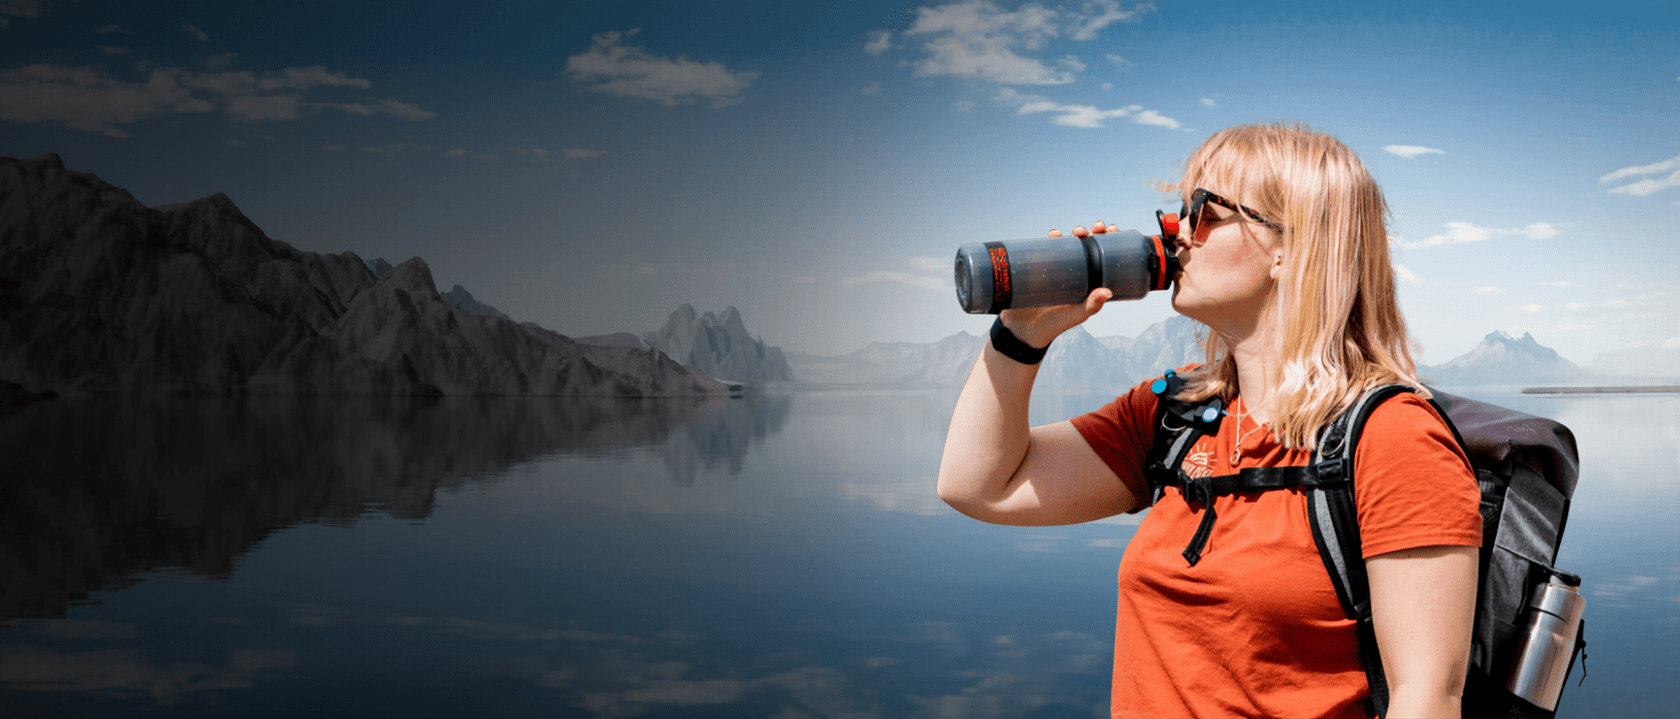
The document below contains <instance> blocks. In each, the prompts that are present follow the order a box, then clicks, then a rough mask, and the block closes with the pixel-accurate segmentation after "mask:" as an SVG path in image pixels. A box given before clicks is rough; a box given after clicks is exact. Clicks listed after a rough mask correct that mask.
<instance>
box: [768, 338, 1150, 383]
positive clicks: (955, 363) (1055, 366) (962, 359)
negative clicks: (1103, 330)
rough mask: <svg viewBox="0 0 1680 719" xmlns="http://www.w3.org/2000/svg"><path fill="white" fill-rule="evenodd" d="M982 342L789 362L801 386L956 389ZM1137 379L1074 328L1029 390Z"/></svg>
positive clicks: (900, 345)
mask: <svg viewBox="0 0 1680 719" xmlns="http://www.w3.org/2000/svg"><path fill="white" fill-rule="evenodd" d="M987 341H988V340H987V338H986V337H985V336H976V335H971V334H969V333H967V332H958V333H957V334H954V335H951V336H949V337H946V338H944V339H941V340H939V341H937V342H874V343H871V344H870V345H869V346H867V347H864V348H863V349H860V350H858V351H856V352H852V353H849V354H845V355H840V356H820V355H811V354H805V353H803V352H792V353H789V354H788V358H789V360H790V361H791V362H792V363H793V365H794V367H795V368H796V369H797V370H798V372H799V378H800V381H801V382H804V383H810V384H865V385H881V386H914V387H960V386H962V384H963V383H964V382H967V381H968V375H969V372H970V371H971V370H973V369H974V361H975V358H976V357H978V356H979V355H980V351H981V350H982V349H984V348H985V346H986V342H987ZM1139 379H1141V378H1134V377H1133V373H1132V372H1131V371H1130V370H1128V369H1127V368H1126V367H1125V364H1124V362H1122V361H1121V360H1120V358H1118V357H1116V356H1115V353H1114V352H1113V351H1111V350H1109V349H1108V347H1106V346H1104V344H1103V343H1102V341H1100V340H1098V339H1097V338H1095V337H1092V336H1091V334H1090V333H1089V332H1086V331H1085V328H1083V327H1075V328H1073V329H1071V330H1068V331H1067V332H1066V333H1064V334H1063V335H1062V336H1061V337H1058V338H1056V341H1055V342H1052V343H1051V344H1050V351H1049V352H1048V353H1046V354H1045V355H1044V366H1043V367H1041V368H1040V369H1039V371H1038V379H1037V380H1036V381H1035V383H1034V386H1036V387H1040V388H1047V389H1091V388H1104V389H1120V388H1124V387H1126V386H1128V385H1130V384H1132V383H1135V382H1137V381H1139Z"/></svg>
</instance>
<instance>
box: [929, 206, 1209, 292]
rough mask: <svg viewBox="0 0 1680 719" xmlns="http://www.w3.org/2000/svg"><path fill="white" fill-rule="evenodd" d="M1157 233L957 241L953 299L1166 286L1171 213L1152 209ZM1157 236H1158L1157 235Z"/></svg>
mask: <svg viewBox="0 0 1680 719" xmlns="http://www.w3.org/2000/svg"><path fill="white" fill-rule="evenodd" d="M1155 215H1156V218H1157V219H1158V220H1159V222H1160V224H1161V234H1159V235H1151V236H1147V237H1146V236H1144V235H1143V234H1142V233H1140V232H1137V231H1136V230H1125V231H1122V232H1105V233H1102V234H1096V235H1087V236H1085V237H1055V238H1044V237H1041V238H1037V239H1030V240H1006V241H1003V242H973V243H969V244H966V245H963V246H962V247H959V248H957V266H956V281H957V303H958V304H960V305H962V308H963V310H964V311H965V312H968V313H969V314H994V315H995V314H997V313H999V312H1002V311H1003V310H1007V309H1011V308H1020V307H1048V306H1051V305H1070V304H1078V303H1080V302H1084V301H1085V297H1086V296H1087V295H1090V294H1091V290H1094V289H1096V288H1098V287H1107V288H1108V289H1110V290H1112V291H1113V292H1114V299H1117V300H1135V299H1139V298H1141V297H1143V296H1144V295H1146V294H1149V293H1150V292H1151V291H1154V290H1164V289H1167V288H1168V287H1171V286H1172V281H1173V278H1174V277H1176V276H1177V275H1178V269H1179V268H1178V256H1177V255H1176V254H1174V249H1173V240H1174V238H1176V237H1177V235H1178V216H1177V215H1173V214H1168V215H1164V216H1163V215H1162V213H1160V212H1156V213H1155ZM1162 238H1166V239H1165V240H1163V239H1162Z"/></svg>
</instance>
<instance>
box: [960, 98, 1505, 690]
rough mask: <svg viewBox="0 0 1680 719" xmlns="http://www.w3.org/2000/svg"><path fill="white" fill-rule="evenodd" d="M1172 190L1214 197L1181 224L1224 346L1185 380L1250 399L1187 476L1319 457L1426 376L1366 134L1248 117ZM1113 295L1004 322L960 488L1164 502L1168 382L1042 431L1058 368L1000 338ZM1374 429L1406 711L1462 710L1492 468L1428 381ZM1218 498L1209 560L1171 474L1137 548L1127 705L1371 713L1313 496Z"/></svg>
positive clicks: (1207, 313) (1119, 667) (1376, 523)
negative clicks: (1159, 443)
mask: <svg viewBox="0 0 1680 719" xmlns="http://www.w3.org/2000/svg"><path fill="white" fill-rule="evenodd" d="M1163 189H1167V190H1176V191H1177V192H1178V193H1179V195H1180V196H1181V197H1183V198H1184V201H1185V203H1186V205H1196V206H1197V210H1198V212H1196V213H1195V214H1196V215H1197V216H1196V217H1187V218H1186V224H1187V225H1188V226H1189V227H1190V228H1191V230H1190V232H1189V233H1188V236H1187V237H1186V236H1181V237H1180V238H1179V242H1178V256H1179V260H1180V263H1181V265H1182V268H1183V269H1182V273H1181V274H1180V275H1179V277H1178V279H1177V282H1176V286H1175V287H1174V288H1173V309H1174V310H1177V311H1178V312H1180V313H1182V314H1184V315H1186V316H1188V317H1190V318H1192V319H1195V320H1197V321H1198V322H1200V323H1202V324H1204V325H1207V327H1208V328H1209V329H1210V330H1211V333H1210V334H1209V336H1208V338H1207V340H1206V343H1205V347H1206V351H1207V360H1208V361H1207V362H1205V363H1203V364H1201V365H1200V366H1197V367H1194V368H1188V369H1184V370H1181V374H1182V375H1184V376H1186V377H1187V379H1188V381H1187V383H1186V385H1185V388H1184V390H1183V391H1182V392H1181V393H1180V395H1179V397H1181V398H1184V399H1189V400H1197V401H1199V400H1204V399H1207V398H1211V397H1220V398H1223V399H1224V400H1225V403H1226V406H1227V407H1228V408H1229V414H1228V415H1227V417H1226V418H1225V420H1224V421H1223V422H1222V423H1221V425H1220V428H1219V431H1218V433H1217V435H1214V436H1207V437H1203V438H1202V439H1201V440H1200V441H1199V442H1198V443H1197V444H1196V445H1195V447H1194V451H1192V452H1191V453H1190V455H1189V458H1188V459H1187V460H1186V461H1185V462H1184V464H1183V466H1181V469H1183V470H1184V471H1185V472H1186V473H1187V474H1188V475H1189V476H1192V477H1194V476H1208V475H1223V474H1231V473H1235V472H1236V471H1237V470H1239V469H1241V468H1245V467H1262V466H1290V465H1303V464H1307V463H1308V459H1309V457H1310V453H1311V450H1312V448H1313V443H1314V435H1315V433H1316V432H1317V430H1318V429H1319V427H1320V426H1321V425H1323V424H1325V423H1326V422H1328V421H1329V420H1330V419H1331V418H1333V417H1335V416H1336V415H1337V414H1338V413H1339V412H1340V411H1341V410H1342V409H1344V408H1345V407H1346V406H1347V405H1348V404H1350V403H1351V402H1352V401H1353V400H1355V399H1357V398H1358V397H1359V396H1360V395H1361V394H1362V393H1363V391H1364V390H1365V389H1367V388H1370V387H1373V386H1376V385H1381V384H1389V383H1404V384H1409V385H1412V386H1414V387H1417V388H1418V390H1419V391H1420V393H1422V396H1423V397H1427V396H1428V395H1427V394H1426V392H1427V391H1426V390H1424V389H1423V387H1422V385H1421V384H1419V382H1418V381H1417V378H1416V376H1415V366H1414V363H1413V361H1412V358H1411V354H1410V351H1409V349H1408V345H1409V343H1410V340H1409V338H1408V336H1407V332H1406V325H1405V321H1404V319H1403V318H1402V317H1401V315H1400V311H1399V306H1398V302H1397V300H1396V297H1395V293H1394V280H1393V268H1392V266H1391V265H1390V263H1389V256H1388V233H1387V231H1386V227H1385V218H1386V215H1387V208H1386V206H1385V204H1384V201H1383V198H1382V193H1381V191H1380V190H1379V189H1378V188H1377V186H1376V183H1375V182H1374V181H1373V180H1372V179H1371V177H1370V175H1369V174H1368V173H1367V172H1366V170H1365V168H1364V166H1363V165H1362V164H1361V163H1360V162H1359V159H1358V158H1357V157H1356V156H1355V155H1354V154H1353V152H1352V151H1351V150H1349V149H1348V148H1347V147H1346V146H1344V145H1342V144H1341V143H1340V142H1339V141H1337V140H1335V139H1333V138H1330V137H1327V136H1325V135H1323V134H1320V133H1317V132H1313V131H1311V130H1309V129H1306V128H1303V127H1299V126H1282V125H1258V126H1239V127H1233V128H1229V129H1226V130H1223V131H1221V132H1219V133H1218V134H1216V135H1214V136H1213V137H1211V138H1209V139H1208V140H1207V141H1206V142H1205V143H1203V144H1202V146H1201V147H1200V148H1198V149H1197V150H1196V151H1195V152H1194V153H1193V154H1192V155H1191V156H1190V158H1189V160H1188V161H1187V163H1186V167H1185V172H1184V176H1183V178H1182V179H1181V180H1180V182H1179V183H1178V184H1176V185H1170V186H1164V187H1163ZM1111 229H1113V228H1109V227H1105V226H1104V225H1103V223H1101V222H1099V223H1096V225H1095V226H1094V227H1093V228H1092V230H1091V231H1092V232H1099V233H1100V232H1104V231H1108V230H1111ZM1074 234H1076V235H1085V234H1087V232H1086V230H1085V229H1084V228H1083V227H1080V228H1075V230H1074ZM1051 236H1052V237H1055V236H1059V232H1057V231H1055V230H1052V231H1051ZM1111 294H1112V293H1110V292H1109V291H1108V290H1107V289H1101V288H1099V289H1097V290H1095V291H1093V292H1092V293H1091V294H1090V296H1089V297H1087V298H1086V300H1085V302H1084V304H1083V305H1068V306H1063V307H1049V308H1034V309H1020V310H1005V311H1004V312H1003V313H1002V314H1001V315H1000V319H1001V321H1002V323H1003V326H1004V327H1005V328H1007V329H1008V331H1009V333H1011V334H1012V335H1013V338H1011V337H1009V336H1008V335H1004V336H1002V337H1000V338H998V339H995V340H993V342H989V343H988V346H987V347H986V349H985V350H984V351H983V352H982V353H981V357H980V359H979V360H978V361H977V362H976V363H975V367H974V371H973V372H972V373H971V374H970V376H969V379H968V383H967V385H965V386H964V388H963V393H962V396H961V398H960V399H959V400H958V402H957V407H956V411H955V415H954V417H953V418H952V421H951V429H950V434H949V436H948V437H947V440H946V445H945V454H944V458H943V460H942V463H941V465H940V471H939V495H940V497H941V498H943V499H944V500H945V501H946V502H948V503H949V504H951V505H952V506H953V507H955V508H956V509H958V510H960V511H962V512H963V513H964V514H967V515H969V516H972V517H974V518H976V519H981V520H984V521H987V522H994V523H998V524H1014V525H1052V524H1071V523H1076V522H1088V521H1091V520H1095V519H1100V518H1103V517H1108V516H1112V515H1116V514H1120V513H1124V512H1136V511H1140V510H1142V509H1144V508H1145V507H1146V506H1147V505H1148V504H1149V501H1150V494H1149V492H1148V490H1147V489H1146V484H1145V478H1144V471H1143V464H1144V461H1145V457H1146V456H1147V453H1148V451H1149V445H1150V442H1151V440H1152V436H1153V435H1152V424H1153V421H1154V413H1155V407H1156V398H1155V396H1154V395H1153V394H1152V393H1151V392H1150V391H1149V390H1148V388H1147V386H1148V385H1147V383H1146V384H1143V385H1139V386H1138V387H1135V388H1133V389H1132V390H1131V391H1130V392H1128V393H1127V394H1125V395H1123V396H1121V397H1119V398H1117V399H1116V400H1115V401H1114V402H1112V403H1110V404H1109V405H1107V406H1106V407H1104V408H1102V409H1101V410H1098V411H1096V412H1092V413H1089V414H1086V415H1083V416H1080V417H1075V418H1074V419H1072V420H1070V421H1066V422H1060V423H1057V424H1051V425H1045V426H1041V427H1032V428H1029V427H1028V426H1027V401H1028V397H1029V395H1030V393H1031V390H1032V382H1033V377H1034V376H1035V374H1036V372H1037V365H1036V364H1026V363H1024V362H1023V361H1020V360H1016V359H1010V358H1009V357H1008V356H1006V355H1004V354H1002V353H1000V352H999V351H998V349H997V347H996V344H997V343H1002V344H1006V345H1009V344H1013V343H1012V342H1011V341H1010V340H1011V339H1014V340H1018V341H1019V342H1020V343H1024V344H1025V345H1027V346H1028V347H1030V348H1044V347H1047V346H1048V345H1049V344H1050V342H1051V341H1052V340H1053V339H1055V338H1056V337H1057V336H1058V335H1060V334H1061V333H1063V332H1065V331H1067V330H1068V329H1071V328H1072V327H1074V326H1075V325H1078V324H1079V323H1081V322H1083V321H1085V320H1086V319H1088V318H1090V317H1091V316H1092V315H1093V314H1095V313H1096V312H1097V311H1098V310H1100V309H1101V308H1102V306H1103V303H1104V302H1106V301H1107V300H1108V299H1109V297H1110V296H1111ZM1005 349H1011V348H1009V347H1006V348H1005ZM1013 349H1014V350H1016V351H1013V352H1012V354H1014V355H1015V356H1017V357H1021V356H1023V354H1022V353H1021V352H1020V351H1018V350H1020V349H1021V348H1019V347H1015V348H1013ZM1027 355H1028V361H1030V351H1029V352H1028V353H1027ZM1361 437H1362V439H1361V441H1360V444H1359V447H1358V456H1357V457H1356V458H1355V467H1356V472H1357V475H1356V477H1355V482H1354V484H1355V487H1357V491H1356V493H1355V494H1356V497H1357V503H1358V513H1359V521H1360V527H1361V537H1362V539H1363V553H1364V559H1365V562H1366V568H1367V573H1368V576H1369V582H1370V589H1371V597H1372V600H1371V601H1372V611H1373V614H1374V621H1375V630H1376V637H1377V643H1378V647H1379V649H1380V652H1381V655H1382V663H1383V668H1384V670H1385V672H1386V676H1387V680H1388V687H1389V695H1390V698H1389V704H1388V712H1387V716H1389V717H1457V716H1459V697H1460V694H1461V693H1462V690H1463V680H1464V676H1465V671H1466V663H1467V661H1468V654H1469V647H1470V628H1471V622H1472V611H1473V608H1474V602H1475V593H1476V554H1477V547H1478V546H1480V544H1481V519H1480V516H1479V514H1478V513H1477V503H1478V499H1479V494H1478V492H1477V489H1476V485H1475V480H1474V475H1473V474H1472V473H1471V470H1470V467H1469V463H1468V461H1467V460H1466V459H1465V457H1464V455H1463V453H1462V452H1461V451H1460V449H1459V448H1458V446H1457V444H1456V443H1455V442H1454V441H1453V438H1452V435H1451V433H1450V431H1449V430H1448V429H1447V428H1446V426H1445V425H1444V424H1443V423H1442V421H1441V419H1440V418H1439V417H1438V416H1437V415H1436V414H1435V413H1434V411H1433V410H1432V409H1431V408H1430V407H1429V405H1428V403H1427V402H1425V401H1423V399H1421V398H1420V397H1419V395H1412V394H1402V395H1400V396H1397V397H1395V398H1392V399H1390V400H1388V401H1387V402H1385V403H1383V404H1382V405H1381V406H1379V407H1378V408H1377V409H1376V411H1375V412H1374V413H1373V414H1372V416H1371V419H1370V420H1369V422H1368V423H1367V425H1366V427H1365V430H1364V433H1363V434H1362V435H1361ZM1213 502H1214V503H1213V507H1214V509H1215V510H1216V512H1217V516H1218V517H1219V520H1218V522H1217V524H1216V525H1215V526H1214V529H1213V532H1212V534H1211V536H1210V537H1209V539H1208V541H1207V543H1206V545H1205V550H1204V554H1203V556H1202V557H1201V558H1200V559H1199V561H1197V562H1196V563H1194V564H1190V563H1188V562H1186V559H1185V557H1184V556H1182V555H1181V554H1180V552H1181V550H1183V548H1184V547H1185V542H1186V540H1187V539H1189V538H1190V537H1191V536H1192V534H1193V533H1194V532H1195V530H1196V527H1197V524H1198V522H1199V521H1200V511H1201V505H1200V503H1196V504H1194V505H1192V503H1189V502H1186V501H1185V498H1184V497H1183V496H1182V495H1181V494H1180V493H1179V492H1178V490H1176V489H1173V488H1169V489H1167V490H1166V491H1165V493H1164V495H1163V496H1162V497H1161V499H1160V501H1159V502H1157V503H1156V506H1155V507H1154V511H1151V512H1150V513H1149V514H1148V515H1147V516H1145V517H1144V519H1143V521H1142V522H1141V524H1140V525H1139V527H1138V529H1137V532H1136V534H1135V536H1134V537H1133V539H1132V540H1131V541H1130V543H1129V544H1128V546H1127V548H1126V552H1125V555H1124V557H1123V559H1122V560H1121V563H1120V576H1119V585H1120V586H1119V589H1120V592H1119V596H1120V598H1119V616H1118V620H1117V623H1116V630H1115V658H1114V686H1113V695H1112V712H1113V715H1114V716H1116V717H1133V716H1137V717H1174V716H1195V717H1211V716H1253V717H1359V716H1364V715H1365V707H1366V706H1367V705H1366V703H1365V699H1366V697H1367V696H1368V694H1369V688H1368V686H1367V682H1366V677H1365V673H1364V671H1363V670H1362V668H1361V667H1360V664H1359V658H1358V643H1357V637H1356V635H1355V630H1354V624H1353V622H1352V621H1351V620H1349V619H1347V617H1346V615H1345V614H1344V613H1343V611H1342V608H1341V605H1340V604H1339V603H1338V601H1337V599H1336V595H1335V592H1334V589H1333V587H1332V585H1331V583H1330V579H1329V577H1328V575H1327V573H1326V571H1325V569H1324V565H1323V563H1322V561H1321V560H1320V559H1319V555H1318V551H1317V548H1316V546H1315V544H1314V542H1313V538H1312V533H1311V530H1310V527H1309V526H1308V524H1307V511H1306V504H1305V503H1306V498H1305V496H1304V495H1303V494H1302V493H1300V492H1298V491H1293V490H1290V491H1270V492H1255V493H1247V494H1237V495H1230V496H1222V497H1216V498H1215V499H1214V500H1213Z"/></svg>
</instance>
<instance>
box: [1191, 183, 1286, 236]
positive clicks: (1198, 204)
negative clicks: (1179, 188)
mask: <svg viewBox="0 0 1680 719" xmlns="http://www.w3.org/2000/svg"><path fill="white" fill-rule="evenodd" d="M1209 202H1211V203H1213V204H1215V205H1219V206H1220V207H1223V208H1226V209H1228V210H1231V211H1232V212H1241V213H1243V214H1245V215H1248V219H1251V220H1254V221H1255V222H1258V223H1260V224H1262V225H1265V226H1267V227H1270V228H1272V229H1274V230H1280V231H1281V230H1282V229H1283V226H1282V225H1279V224H1278V223H1276V222H1272V221H1271V220H1268V219H1266V218H1264V217H1261V216H1260V213H1258V212H1255V211H1254V210H1253V209H1252V208H1249V207H1245V206H1243V205H1239V204H1237V203H1235V202H1232V201H1230V200H1227V199H1225V198H1223V197H1220V196H1219V195H1215V194H1213V193H1211V192H1208V191H1207V190H1204V189H1202V188H1200V187H1198V188H1196V190H1195V192H1192V193H1190V205H1189V207H1187V208H1185V209H1184V210H1183V214H1181V215H1180V217H1183V218H1184V221H1185V223H1187V224H1188V225H1189V228H1190V236H1191V237H1195V236H1196V225H1198V224H1201V219H1202V210H1203V209H1204V207H1205V204H1206V203H1209Z"/></svg>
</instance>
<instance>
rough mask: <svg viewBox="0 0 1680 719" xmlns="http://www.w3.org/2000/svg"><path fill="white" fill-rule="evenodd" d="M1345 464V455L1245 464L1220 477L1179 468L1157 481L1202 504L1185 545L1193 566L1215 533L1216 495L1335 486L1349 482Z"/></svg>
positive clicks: (1200, 558)
mask: <svg viewBox="0 0 1680 719" xmlns="http://www.w3.org/2000/svg"><path fill="white" fill-rule="evenodd" d="M1345 464H1346V463H1345V461H1344V460H1342V459H1333V460H1325V461H1323V462H1320V463H1319V464H1318V465H1316V466H1313V465H1302V466H1294V467H1246V468H1244V469H1241V470H1238V471H1237V473H1236V474H1223V475H1219V476H1217V477H1190V476H1188V475H1186V474H1185V473H1184V471H1183V470H1178V471H1175V472H1173V473H1172V475H1173V476H1170V477H1169V476H1164V475H1165V473H1164V472H1163V473H1161V474H1162V475H1163V476H1161V477H1160V478H1159V480H1158V482H1159V485H1160V486H1165V487H1176V488H1178V490H1179V493H1180V494H1182V495H1183V496H1184V501H1185V502H1186V503H1188V504H1189V505H1191V506H1192V507H1194V506H1195V505H1198V504H1200V505H1202V521H1201V523H1200V524H1198V525H1196V533H1195V534H1194V535H1191V537H1190V544H1188V545H1186V546H1185V547H1184V552H1183V555H1184V559H1185V561H1188V562H1190V566H1192V567H1193V566H1196V563H1197V562H1199V561H1201V560H1202V550H1203V549H1205V548H1206V547H1207V541H1208V537H1209V536H1210V535H1212V534H1213V523H1214V521H1215V520H1217V519H1218V518H1219V514H1218V513H1217V512H1215V511H1214V508H1213V500H1214V498H1215V497H1224V496H1228V495H1233V494H1244V493H1247V492H1269V491H1272V490H1277V489H1295V488H1297V487H1306V488H1327V487H1333V486H1336V485H1339V484H1343V483H1345V482H1347V476H1346V473H1345V472H1344V471H1343V467H1344V466H1345Z"/></svg>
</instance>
